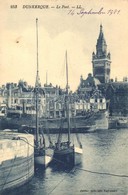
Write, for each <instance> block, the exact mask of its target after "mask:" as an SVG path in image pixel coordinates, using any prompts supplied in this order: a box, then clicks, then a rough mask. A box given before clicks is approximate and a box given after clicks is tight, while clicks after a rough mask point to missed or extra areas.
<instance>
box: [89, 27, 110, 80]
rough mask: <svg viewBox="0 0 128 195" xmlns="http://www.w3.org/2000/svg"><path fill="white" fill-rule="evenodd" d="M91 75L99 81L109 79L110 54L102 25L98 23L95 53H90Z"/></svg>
mask: <svg viewBox="0 0 128 195" xmlns="http://www.w3.org/2000/svg"><path fill="white" fill-rule="evenodd" d="M92 65H93V76H94V77H95V78H97V79H98V80H99V81H100V82H101V83H108V82H109V81H110V65H111V56H110V53H108V52H107V44H106V40H105V38H104V33H103V27H102V25H100V33H99V37H98V39H97V44H96V54H95V53H94V52H93V53H92Z"/></svg>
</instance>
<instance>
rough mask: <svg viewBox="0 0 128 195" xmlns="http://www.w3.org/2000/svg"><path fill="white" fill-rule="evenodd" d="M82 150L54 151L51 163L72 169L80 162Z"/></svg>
mask: <svg viewBox="0 0 128 195" xmlns="http://www.w3.org/2000/svg"><path fill="white" fill-rule="evenodd" d="M82 153H83V152H82V148H76V147H70V148H67V149H63V150H55V151H54V155H53V161H54V162H56V163H58V164H61V165H62V166H66V167H73V166H75V165H78V164H81V162H82Z"/></svg>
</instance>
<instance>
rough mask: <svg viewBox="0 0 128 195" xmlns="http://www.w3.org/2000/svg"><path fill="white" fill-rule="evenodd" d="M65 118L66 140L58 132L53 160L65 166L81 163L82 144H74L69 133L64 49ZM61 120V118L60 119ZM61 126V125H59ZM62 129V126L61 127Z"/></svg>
mask: <svg viewBox="0 0 128 195" xmlns="http://www.w3.org/2000/svg"><path fill="white" fill-rule="evenodd" d="M66 80H67V84H66V99H65V102H66V118H67V125H68V140H67V141H66V142H62V141H61V140H62V132H60V133H59V136H58V140H57V143H55V149H54V155H53V160H54V161H56V162H60V163H62V164H63V165H65V166H68V167H73V166H75V165H78V164H80V163H81V157H82V153H83V150H82V144H79V147H76V146H74V144H72V143H71V139H70V137H71V133H70V114H69V85H68V63H67V51H66ZM62 120H63V119H62ZM61 127H62V126H61ZM61 131H62V128H61Z"/></svg>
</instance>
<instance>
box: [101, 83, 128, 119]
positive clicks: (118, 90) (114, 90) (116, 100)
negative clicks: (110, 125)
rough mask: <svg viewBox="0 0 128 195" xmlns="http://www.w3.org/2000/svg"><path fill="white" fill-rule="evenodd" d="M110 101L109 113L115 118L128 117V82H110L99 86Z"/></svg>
mask: <svg viewBox="0 0 128 195" xmlns="http://www.w3.org/2000/svg"><path fill="white" fill-rule="evenodd" d="M99 88H100V89H101V91H102V92H103V93H104V94H105V95H106V99H107V100H109V112H110V115H111V116H113V115H115V116H128V82H124V81H118V82H110V83H108V84H106V85H104V84H102V85H100V86H99Z"/></svg>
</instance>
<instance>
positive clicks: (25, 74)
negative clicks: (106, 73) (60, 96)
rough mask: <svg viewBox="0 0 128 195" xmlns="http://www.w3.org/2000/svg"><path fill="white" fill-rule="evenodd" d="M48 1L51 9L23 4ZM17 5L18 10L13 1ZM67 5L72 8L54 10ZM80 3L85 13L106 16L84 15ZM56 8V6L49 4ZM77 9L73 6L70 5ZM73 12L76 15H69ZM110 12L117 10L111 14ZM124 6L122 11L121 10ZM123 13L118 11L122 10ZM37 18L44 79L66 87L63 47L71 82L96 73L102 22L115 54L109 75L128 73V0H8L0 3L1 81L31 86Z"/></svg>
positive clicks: (74, 83)
mask: <svg viewBox="0 0 128 195" xmlns="http://www.w3.org/2000/svg"><path fill="white" fill-rule="evenodd" d="M37 2H38V5H49V9H28V8H23V5H37ZM12 4H13V5H15V4H16V5H17V6H18V7H17V9H12V8H10V5H12ZM57 5H59V6H61V5H64V6H68V5H69V6H70V7H69V8H67V9H66V8H63V9H62V8H60V9H59V8H56V6H57ZM76 5H81V7H82V8H84V11H86V12H88V11H90V10H91V12H92V11H95V12H96V11H99V10H100V9H102V11H103V12H105V14H85V15H84V16H83V17H81V15H80V14H77V13H80V10H81V9H76ZM51 6H55V8H51ZM73 6H74V7H75V8H72V7H73ZM71 9H72V10H74V15H70V14H68V13H69V11H70V10H71ZM109 10H114V11H115V14H114V12H113V14H112V15H109V14H108V13H110V12H109ZM119 10H120V11H119ZM118 11H119V12H118ZM36 18H38V32H39V71H40V72H39V74H40V79H41V83H42V85H43V84H44V83H45V80H46V72H48V82H49V83H50V82H51V83H53V84H54V85H56V84H58V85H61V86H62V87H64V86H65V51H66V50H67V52H68V64H69V84H70V87H71V89H72V90H75V89H76V88H77V87H78V85H79V80H80V75H83V77H84V78H86V77H87V75H88V73H89V72H92V62H91V60H92V52H93V51H95V46H96V42H97V38H98V35H99V29H100V24H101V23H102V25H103V31H104V35H105V39H106V42H107V45H108V47H107V49H108V51H110V53H111V61H112V63H111V78H115V77H116V76H117V78H118V80H122V78H123V77H124V76H128V22H127V20H128V1H127V0H114V1H113V2H112V1H111V0H107V1H103V0H94V1H93V0H88V1H87V0H86V1H84V0H83V1H80V0H79V1H73V0H65V1H59V0H51V1H50V0H49V1H48V0H47V1H46V0H41V1H40V0H38V1H36V0H35V1H30V0H26V1H24V0H22V1H20V2H19V1H18V0H17V1H15V0H13V1H12V0H5V1H4V2H2V3H1V4H0V19H1V20H0V85H2V84H5V83H6V82H18V81H19V79H23V80H25V81H27V82H28V84H30V85H34V83H35V75H36Z"/></svg>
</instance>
